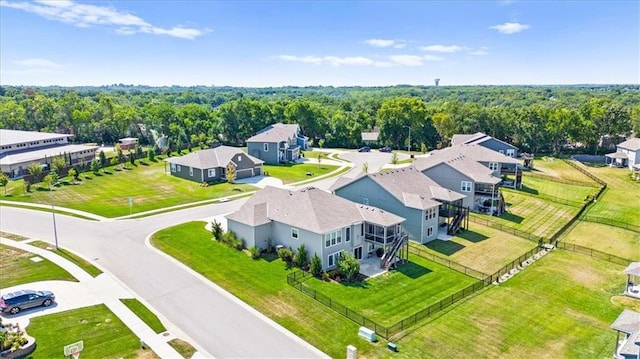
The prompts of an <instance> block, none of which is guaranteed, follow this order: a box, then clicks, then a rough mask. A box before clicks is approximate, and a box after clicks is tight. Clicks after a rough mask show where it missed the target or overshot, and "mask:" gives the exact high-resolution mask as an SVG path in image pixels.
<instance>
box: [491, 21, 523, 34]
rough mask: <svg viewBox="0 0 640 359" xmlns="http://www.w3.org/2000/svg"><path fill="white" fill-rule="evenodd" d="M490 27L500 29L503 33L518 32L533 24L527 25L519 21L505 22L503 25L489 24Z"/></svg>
mask: <svg viewBox="0 0 640 359" xmlns="http://www.w3.org/2000/svg"><path fill="white" fill-rule="evenodd" d="M489 28H490V29H494V30H498V31H499V32H501V33H503V34H517V33H519V32H521V31H524V30H526V29H529V28H531V25H525V24H521V23H518V22H505V23H504V24H501V25H493V26H489Z"/></svg>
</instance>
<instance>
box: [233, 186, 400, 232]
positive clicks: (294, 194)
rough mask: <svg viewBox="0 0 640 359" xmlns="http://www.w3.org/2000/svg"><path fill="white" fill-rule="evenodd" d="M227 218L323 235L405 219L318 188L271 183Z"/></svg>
mask: <svg viewBox="0 0 640 359" xmlns="http://www.w3.org/2000/svg"><path fill="white" fill-rule="evenodd" d="M227 218H228V219H230V220H233V221H236V222H240V223H244V224H247V225H250V226H258V225H261V224H265V223H268V222H271V221H274V222H279V223H283V224H288V225H291V226H293V227H297V228H301V229H305V230H308V231H311V232H314V233H321V234H322V233H327V232H330V231H333V230H336V229H339V228H343V227H346V226H348V225H351V224H354V223H358V222H363V221H367V222H371V223H375V224H379V225H383V226H390V225H393V224H397V223H401V222H404V218H402V217H400V216H396V215H395V214H393V213H390V212H386V211H383V210H381V209H379V208H377V207H372V206H366V205H363V204H358V203H355V202H351V201H349V200H346V199H344V198H341V197H338V196H334V195H332V194H331V193H329V192H326V191H323V190H321V189H318V188H314V187H308V188H303V189H301V190H298V191H292V190H287V189H282V188H277V187H271V186H267V187H265V188H264V189H262V190H260V191H258V192H256V193H255V194H254V195H253V196H252V197H251V198H249V200H247V202H245V204H244V205H242V207H240V209H238V210H237V211H236V212H234V213H231V214H229V215H227Z"/></svg>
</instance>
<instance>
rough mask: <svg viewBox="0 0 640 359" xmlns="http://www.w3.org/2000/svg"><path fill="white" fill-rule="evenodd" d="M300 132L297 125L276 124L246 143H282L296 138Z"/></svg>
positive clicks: (259, 132) (264, 129)
mask: <svg viewBox="0 0 640 359" xmlns="http://www.w3.org/2000/svg"><path fill="white" fill-rule="evenodd" d="M299 130H300V126H298V125H297V124H284V123H280V122H278V123H274V124H272V125H269V126H267V127H265V128H263V129H262V130H260V131H258V133H256V134H255V136H252V137H250V138H249V139H247V141H246V142H281V141H288V140H289V139H290V138H294V137H296V135H297V134H298V132H299Z"/></svg>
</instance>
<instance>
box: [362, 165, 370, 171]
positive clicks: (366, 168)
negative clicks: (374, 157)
mask: <svg viewBox="0 0 640 359" xmlns="http://www.w3.org/2000/svg"><path fill="white" fill-rule="evenodd" d="M362 172H364V173H369V164H368V163H366V162H365V163H363V164H362Z"/></svg>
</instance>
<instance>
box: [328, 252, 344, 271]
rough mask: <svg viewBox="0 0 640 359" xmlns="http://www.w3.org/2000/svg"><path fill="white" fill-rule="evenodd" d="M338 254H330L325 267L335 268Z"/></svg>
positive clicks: (338, 257)
mask: <svg viewBox="0 0 640 359" xmlns="http://www.w3.org/2000/svg"><path fill="white" fill-rule="evenodd" d="M340 253H342V251H340V252H335V253H331V254H329V255H328V256H327V267H329V268H331V267H335V266H336V264H338V259H340Z"/></svg>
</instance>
